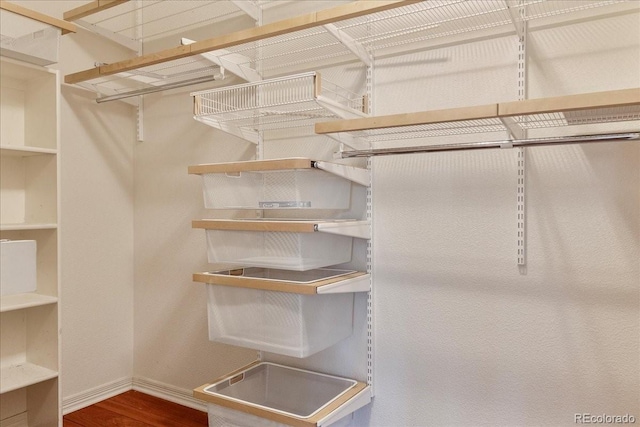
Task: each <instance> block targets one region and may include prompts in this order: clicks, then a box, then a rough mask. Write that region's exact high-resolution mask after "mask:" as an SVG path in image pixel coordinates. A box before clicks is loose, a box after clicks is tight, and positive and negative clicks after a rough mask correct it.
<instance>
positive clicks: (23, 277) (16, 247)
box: [0, 240, 37, 296]
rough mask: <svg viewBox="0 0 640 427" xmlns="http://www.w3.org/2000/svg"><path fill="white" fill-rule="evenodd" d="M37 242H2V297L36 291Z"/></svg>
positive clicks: (0, 281) (0, 265)
mask: <svg viewBox="0 0 640 427" xmlns="http://www.w3.org/2000/svg"><path fill="white" fill-rule="evenodd" d="M36 251H37V247H36V241H35V240H0V295H2V296H6V295H14V294H22V293H26V292H34V291H35V290H36Z"/></svg>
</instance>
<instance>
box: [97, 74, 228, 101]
mask: <svg viewBox="0 0 640 427" xmlns="http://www.w3.org/2000/svg"><path fill="white" fill-rule="evenodd" d="M223 78H224V77H223V76H221V75H218V74H217V75H213V76H205V77H197V78H195V79H190V80H183V81H181V82H175V83H168V84H164V85H161V86H154V87H147V88H144V89H138V90H134V91H131V92H123V93H118V94H115V95H108V96H101V97H100V98H96V102H97V103H98V104H100V103H103V102H109V101H117V100H119V99H125V98H131V97H132V96H138V95H146V94H148V93H156V92H162V91H165V90H170V89H178V88H181V87H185V86H191V85H196V84H199V83H208V82H212V81H216V80H221V79H223Z"/></svg>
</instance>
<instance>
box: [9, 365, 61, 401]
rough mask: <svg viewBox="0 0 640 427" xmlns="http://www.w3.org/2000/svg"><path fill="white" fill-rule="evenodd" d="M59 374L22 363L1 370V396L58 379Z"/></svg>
mask: <svg viewBox="0 0 640 427" xmlns="http://www.w3.org/2000/svg"><path fill="white" fill-rule="evenodd" d="M57 376H58V373H57V372H56V371H54V370H51V369H48V368H44V367H42V366H39V365H34V364H33V363H28V362H25V363H21V364H19V365H13V366H9V367H6V368H2V369H0V394H2V393H7V392H10V391H14V390H18V389H21V388H24V387H28V386H30V385H33V384H38V383H41V382H43V381H47V380H50V379H53V378H56V377H57Z"/></svg>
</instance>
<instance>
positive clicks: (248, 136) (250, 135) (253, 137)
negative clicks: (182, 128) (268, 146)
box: [194, 116, 259, 144]
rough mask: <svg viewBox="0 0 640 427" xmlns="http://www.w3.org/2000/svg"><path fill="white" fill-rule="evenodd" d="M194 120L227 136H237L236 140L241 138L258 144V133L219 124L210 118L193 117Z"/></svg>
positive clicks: (222, 123) (226, 124)
mask: <svg viewBox="0 0 640 427" xmlns="http://www.w3.org/2000/svg"><path fill="white" fill-rule="evenodd" d="M194 119H196V120H197V121H199V122H202V123H204V124H206V125H207V126H211V127H213V128H216V129H219V130H221V131H223V132H226V133H228V134H231V135H233V136H237V137H238V138H242V139H244V140H246V141H249V142H251V143H252V144H258V139H259V135H258V132H254V131H250V130H245V129H242V128H239V127H237V126H231V125H229V124H228V123H224V122H220V121H218V120H216V119H213V118H211V117H197V116H195V117H194Z"/></svg>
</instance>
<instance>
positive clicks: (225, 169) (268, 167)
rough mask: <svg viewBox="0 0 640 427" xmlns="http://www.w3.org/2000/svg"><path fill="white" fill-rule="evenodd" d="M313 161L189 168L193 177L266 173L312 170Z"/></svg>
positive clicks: (285, 160)
mask: <svg viewBox="0 0 640 427" xmlns="http://www.w3.org/2000/svg"><path fill="white" fill-rule="evenodd" d="M312 163H313V161H312V160H309V159H305V158H301V157H300V158H289V159H273V160H252V161H246V162H229V163H212V164H202V165H195V166H189V173H190V174H192V175H203V174H207V173H235V172H265V171H276V170H287V169H311V168H312Z"/></svg>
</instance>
